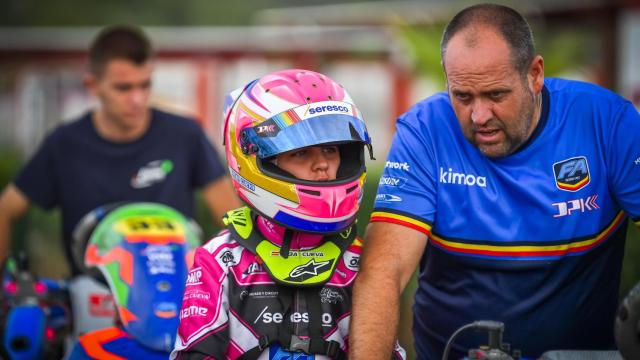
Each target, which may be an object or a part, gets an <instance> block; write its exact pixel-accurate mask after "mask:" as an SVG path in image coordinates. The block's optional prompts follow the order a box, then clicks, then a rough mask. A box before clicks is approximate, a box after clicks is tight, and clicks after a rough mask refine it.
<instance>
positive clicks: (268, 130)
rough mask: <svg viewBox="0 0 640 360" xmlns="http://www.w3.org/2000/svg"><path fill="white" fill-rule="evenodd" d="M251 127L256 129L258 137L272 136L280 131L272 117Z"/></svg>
mask: <svg viewBox="0 0 640 360" xmlns="http://www.w3.org/2000/svg"><path fill="white" fill-rule="evenodd" d="M253 128H254V129H255V130H256V134H257V135H258V136H260V137H273V136H276V135H278V133H279V132H280V128H279V127H278V125H276V122H275V121H273V119H269V120H266V121H263V122H261V123H260V124H259V125H256V126H254V127H253Z"/></svg>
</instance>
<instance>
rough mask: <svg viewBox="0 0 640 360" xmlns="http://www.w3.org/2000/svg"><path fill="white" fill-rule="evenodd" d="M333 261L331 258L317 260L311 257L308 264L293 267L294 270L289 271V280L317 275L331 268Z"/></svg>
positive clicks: (301, 279)
mask: <svg viewBox="0 0 640 360" xmlns="http://www.w3.org/2000/svg"><path fill="white" fill-rule="evenodd" d="M331 263H332V262H331V260H325V261H320V262H316V259H311V260H309V262H307V263H306V264H304V265H300V266H296V267H295V268H293V270H291V272H290V273H289V278H288V279H287V280H294V279H295V280H296V281H304V280H307V279H309V278H311V277H313V276H317V275H319V274H322V273H323V272H325V271H327V270H328V269H329V268H331ZM297 278H299V279H297Z"/></svg>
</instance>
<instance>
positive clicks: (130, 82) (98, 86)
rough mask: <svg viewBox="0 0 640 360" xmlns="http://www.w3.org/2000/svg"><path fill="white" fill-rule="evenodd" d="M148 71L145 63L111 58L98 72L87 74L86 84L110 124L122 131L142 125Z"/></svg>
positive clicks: (149, 71) (145, 114)
mask: <svg viewBox="0 0 640 360" xmlns="http://www.w3.org/2000/svg"><path fill="white" fill-rule="evenodd" d="M152 70H153V67H152V65H151V63H149V62H146V63H144V64H141V65H137V64H135V63H133V62H131V61H129V60H125V59H114V60H111V61H109V62H108V63H107V64H106V66H105V67H104V70H103V72H102V74H101V75H99V76H95V75H90V76H89V79H88V81H87V84H88V87H89V89H90V90H91V92H92V93H93V94H94V95H95V96H96V97H98V99H99V100H100V103H101V105H102V111H103V112H104V115H105V117H106V118H107V119H108V120H109V121H111V122H112V124H113V125H115V126H117V127H119V128H121V129H123V130H130V129H135V128H138V127H140V126H146V122H147V121H148V110H149V95H150V91H151V73H152Z"/></svg>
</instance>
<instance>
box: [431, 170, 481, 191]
mask: <svg viewBox="0 0 640 360" xmlns="http://www.w3.org/2000/svg"><path fill="white" fill-rule="evenodd" d="M440 182H441V183H443V184H456V185H466V186H480V187H487V178H486V177H484V176H475V175H471V174H463V173H458V172H455V171H453V169H451V168H449V170H447V171H445V170H444V169H443V168H440Z"/></svg>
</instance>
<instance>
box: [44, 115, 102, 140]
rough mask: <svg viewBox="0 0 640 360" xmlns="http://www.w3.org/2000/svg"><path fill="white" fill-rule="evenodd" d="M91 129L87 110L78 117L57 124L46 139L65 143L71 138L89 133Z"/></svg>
mask: <svg viewBox="0 0 640 360" xmlns="http://www.w3.org/2000/svg"><path fill="white" fill-rule="evenodd" d="M91 130H92V128H91V112H87V113H85V114H84V115H82V116H80V117H78V118H75V119H73V120H70V121H67V122H64V123H62V124H59V125H57V126H56V127H55V128H54V129H53V130H51V132H49V134H48V135H47V138H46V139H47V140H48V141H54V142H64V143H67V141H68V140H70V139H72V138H77V137H78V136H85V137H86V136H89V135H91Z"/></svg>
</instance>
